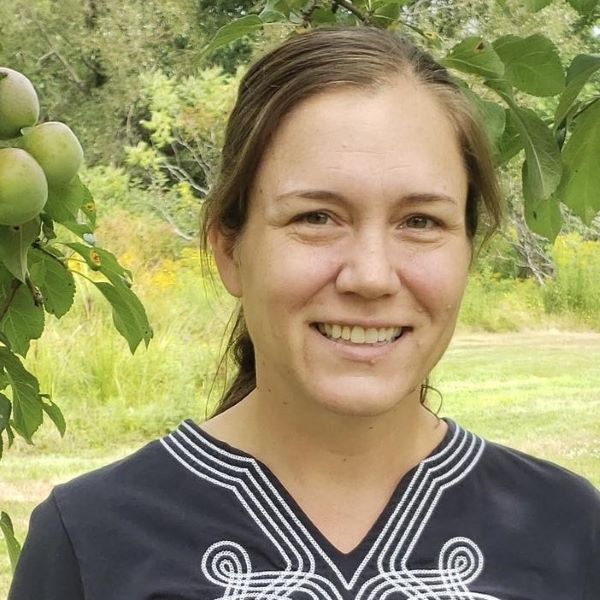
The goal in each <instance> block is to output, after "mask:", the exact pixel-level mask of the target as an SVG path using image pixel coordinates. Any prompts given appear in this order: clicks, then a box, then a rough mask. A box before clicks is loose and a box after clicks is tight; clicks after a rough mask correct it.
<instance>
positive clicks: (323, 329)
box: [313, 323, 412, 346]
mask: <svg viewBox="0 0 600 600" xmlns="http://www.w3.org/2000/svg"><path fill="white" fill-rule="evenodd" d="M313 327H315V329H317V331H319V333H320V334H321V335H323V336H324V337H326V338H328V339H330V340H333V341H340V342H346V343H350V344H357V345H378V346H380V345H384V344H391V343H393V342H395V341H396V340H397V339H398V338H401V337H402V335H403V334H404V333H406V332H407V331H410V330H411V329H412V327H378V328H375V327H362V326H360V325H354V326H350V325H338V324H334V323H314V324H313Z"/></svg>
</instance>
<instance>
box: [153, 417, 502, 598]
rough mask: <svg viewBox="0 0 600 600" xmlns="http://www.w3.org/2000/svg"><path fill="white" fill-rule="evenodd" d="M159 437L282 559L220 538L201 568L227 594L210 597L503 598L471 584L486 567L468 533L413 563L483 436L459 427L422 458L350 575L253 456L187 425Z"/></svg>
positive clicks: (470, 466) (472, 463)
mask: <svg viewBox="0 0 600 600" xmlns="http://www.w3.org/2000/svg"><path fill="white" fill-rule="evenodd" d="M162 444H163V446H164V447H165V448H166V450H167V451H168V452H169V453H170V454H171V455H172V456H173V457H174V458H175V459H176V460H177V461H178V462H179V463H180V464H182V465H183V466H184V467H185V468H186V469H188V470H189V471H191V472H192V473H194V474H195V475H196V476H198V477H200V478H202V479H204V480H206V481H208V482H210V483H211V484H213V485H216V486H219V487H222V488H224V489H227V490H228V491H229V492H231V493H232V494H234V495H235V497H236V499H237V500H238V501H239V502H240V504H241V505H242V506H243V508H244V510H245V511H246V512H247V514H248V515H249V517H250V518H251V519H252V520H253V521H254V523H255V524H256V525H257V526H258V527H259V528H260V530H261V531H262V532H263V534H264V535H265V537H266V538H267V539H268V540H269V541H270V543H271V544H272V545H273V547H274V549H275V550H276V552H277V555H278V557H279V558H280V559H281V564H282V565H283V566H282V568H280V569H278V570H274V571H261V570H255V569H254V568H253V565H252V560H251V558H250V556H249V554H248V552H247V551H246V550H245V549H244V548H243V547H242V546H241V545H240V544H239V543H237V542H235V541H227V540H223V541H219V542H217V543H215V544H213V545H212V546H210V547H209V548H208V549H207V550H206V551H205V553H204V555H203V557H202V560H201V565H200V568H201V569H202V573H203V575H204V577H205V578H206V579H207V580H208V581H210V582H211V583H212V584H214V585H215V586H216V588H217V589H220V590H221V591H222V592H221V595H219V596H215V598H214V599H212V600H221V599H223V600H251V599H252V600H254V599H256V600H259V599H260V600H280V599H290V600H305V599H307V600H343V598H344V597H347V594H348V592H350V591H352V598H355V599H356V600H501V599H499V598H496V597H494V596H490V595H486V594H481V593H478V592H474V591H471V590H470V589H469V585H470V584H472V583H473V582H475V581H476V580H477V578H478V577H479V575H480V574H481V572H482V570H483V568H484V557H483V554H482V552H481V550H480V548H479V547H478V545H477V544H476V543H475V542H474V541H473V540H470V539H468V538H464V537H456V538H452V539H450V540H448V541H447V542H446V543H445V544H444V545H443V547H442V548H440V551H439V556H438V561H437V568H435V569H421V570H416V569H411V568H410V567H409V566H408V561H409V559H410V557H411V555H412V553H413V550H414V548H415V546H416V545H417V543H418V541H419V539H420V537H421V535H422V532H423V530H424V529H425V528H426V526H427V523H428V522H429V520H430V518H431V516H432V514H433V512H434V510H435V507H436V506H437V505H438V503H439V502H440V499H441V497H442V495H443V494H444V491H445V490H447V489H448V488H450V487H452V486H453V485H456V484H457V483H458V482H460V481H461V480H462V479H464V477H466V476H467V475H468V473H469V472H470V471H471V470H472V469H473V468H474V467H475V465H476V464H477V462H478V461H479V458H480V457H481V453H482V452H483V449H484V441H483V440H482V439H481V438H479V437H477V436H475V435H473V434H472V433H470V432H467V431H465V430H463V429H461V428H460V427H458V426H456V428H455V431H454V435H453V437H452V439H451V440H450V441H449V442H448V444H447V445H446V446H445V447H444V448H443V449H442V450H440V451H439V452H438V453H436V454H434V455H433V456H431V457H429V458H427V459H425V460H424V461H422V462H421V464H420V465H419V468H418V469H417V471H416V472H415V474H414V476H413V477H412V479H411V481H410V484H409V486H408V488H407V489H406V491H405V492H404V494H403V496H402V498H401V499H400V500H399V502H398V503H397V506H396V507H395V509H394V511H393V512H392V514H391V515H390V517H389V519H388V521H387V522H386V524H385V526H384V527H383V529H382V531H381V532H380V534H379V536H378V537H377V539H376V541H375V542H374V543H373V545H372V547H371V548H370V549H369V552H368V553H367V554H366V556H365V557H364V559H363V560H362V562H361V563H360V565H359V566H358V567H357V568H356V570H355V571H354V573H353V574H352V576H351V577H350V578H347V577H346V576H345V575H344V574H343V573H342V572H341V570H340V569H339V568H338V566H337V565H336V563H335V561H334V560H332V559H331V557H330V556H329V555H328V554H327V553H326V552H325V551H324V549H323V548H322V547H321V546H320V545H319V543H318V542H317V541H316V540H315V539H314V537H313V536H312V535H311V534H310V532H309V531H308V530H307V529H306V527H305V526H304V524H303V523H302V522H301V521H300V520H299V519H298V517H297V516H296V515H295V513H294V512H293V510H292V509H291V507H290V506H289V505H288V503H287V502H286V501H285V499H284V498H283V497H282V496H281V494H280V493H279V491H278V490H277V489H276V488H275V487H274V486H273V484H272V482H271V481H270V479H269V478H268V477H267V475H266V474H265V472H264V470H263V469H262V467H261V466H260V464H259V463H258V462H257V461H256V460H254V459H252V458H251V457H248V456H243V455H241V454H234V453H231V452H228V451H226V450H224V449H223V448H221V447H219V446H216V445H215V444H213V443H212V442H211V441H210V440H209V439H208V438H207V437H204V436H203V435H201V434H200V433H199V432H198V431H196V430H195V429H194V427H192V426H191V425H189V424H188V423H185V422H184V423H182V424H181V425H180V427H179V428H178V429H177V430H176V431H174V432H173V433H172V434H170V435H169V436H167V437H166V438H164V439H163V440H162ZM317 560H321V561H323V562H325V563H326V564H327V566H328V568H329V569H330V570H331V573H332V574H333V577H332V578H326V577H324V576H323V575H321V574H319V573H317V572H316V563H317ZM373 561H375V565H376V571H377V574H376V575H374V576H372V577H370V578H368V579H366V580H365V577H364V576H363V572H364V570H365V568H366V566H367V565H368V564H373ZM361 576H362V577H361ZM340 586H341V587H340ZM344 592H346V596H345V595H344Z"/></svg>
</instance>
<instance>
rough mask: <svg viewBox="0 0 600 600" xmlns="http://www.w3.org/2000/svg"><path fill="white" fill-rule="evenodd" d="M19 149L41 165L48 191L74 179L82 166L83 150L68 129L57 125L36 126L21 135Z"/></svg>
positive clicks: (59, 124) (52, 122)
mask: <svg viewBox="0 0 600 600" xmlns="http://www.w3.org/2000/svg"><path fill="white" fill-rule="evenodd" d="M19 145H20V146H21V148H23V149H24V150H27V152H29V154H31V156H33V158H35V160H37V162H38V163H39V164H40V166H41V167H42V169H44V173H46V179H47V180H48V185H49V186H50V187H59V186H61V185H64V184H65V183H68V182H69V181H71V179H73V177H75V175H76V174H77V171H79V167H81V164H82V163H83V149H82V148H81V144H80V143H79V140H78V139H77V137H76V136H75V134H74V133H73V132H72V131H71V128H70V127H68V126H67V125H65V124H64V123H59V122H58V121H50V122H48V123H42V124H40V125H36V126H35V127H32V128H31V129H28V130H26V131H24V132H23V139H22V140H21V141H20V143H19Z"/></svg>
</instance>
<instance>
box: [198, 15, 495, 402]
mask: <svg viewBox="0 0 600 600" xmlns="http://www.w3.org/2000/svg"><path fill="white" fill-rule="evenodd" d="M399 75H401V76H405V77H411V78H413V79H415V80H416V81H417V82H419V83H420V84H421V85H424V86H426V88H427V89H429V90H431V92H432V93H433V94H434V95H435V96H436V97H437V98H438V100H439V101H440V104H441V105H442V106H443V108H444V109H445V110H446V113H447V115H448V117H449V119H450V121H451V123H452V125H453V126H454V129H455V131H456V134H457V137H458V140H459V144H460V147H461V150H462V153H463V157H464V162H465V168H466V170H467V174H468V192H467V207H466V229H467V234H468V236H469V238H470V239H471V240H472V241H473V239H474V237H475V234H476V232H477V230H478V226H479V224H480V223H482V222H483V223H484V224H485V225H486V229H487V233H488V235H489V234H491V233H492V232H493V231H495V230H496V229H497V228H498V227H499V225H500V222H501V215H502V209H501V200H500V194H499V191H498V184H497V180H496V177H495V173H494V167H493V164H492V158H491V152H490V148H489V143H488V139H487V136H486V133H485V130H484V127H483V125H482V123H481V121H480V119H479V118H478V116H477V114H476V112H475V109H474V107H473V106H472V104H471V103H470V102H469V101H468V100H467V99H466V97H465V95H464V94H463V93H462V92H461V89H460V87H459V86H458V85H457V83H456V82H455V81H454V80H453V79H452V78H451V76H450V74H449V73H448V71H447V70H446V69H445V68H444V67H442V66H441V65H439V64H438V63H437V62H436V61H435V60H434V59H433V58H432V57H431V56H429V54H427V53H425V52H424V51H422V50H420V49H419V48H418V47H416V46H415V45H414V44H413V43H412V42H410V41H409V40H407V39H406V38H404V37H401V36H399V35H397V34H394V33H391V32H389V31H386V30H383V29H377V28H374V27H336V28H329V27H327V28H319V29H314V30H311V31H308V32H306V33H302V34H300V35H294V36H293V37H291V38H289V39H287V40H286V41H284V42H283V43H282V44H281V45H279V46H278V47H277V48H275V49H274V50H272V51H270V52H269V53H267V54H266V55H265V56H263V57H262V58H260V59H259V60H258V61H257V62H255V63H254V64H253V65H252V66H251V67H250V69H249V70H248V71H247V73H246V74H245V76H244V78H243V79H242V81H241V83H240V88H239V93H238V97H237V102H236V104H235V107H234V109H233V111H232V113H231V115H230V117H229V121H228V124H227V129H226V133H225V142H224V146H223V150H222V154H221V166H220V172H219V175H218V177H217V180H216V182H215V184H214V185H213V187H212V189H211V192H210V194H209V195H208V197H207V199H206V201H205V204H204V207H203V213H202V220H201V231H200V244H201V248H202V249H203V250H204V251H205V255H207V253H208V250H209V242H208V234H209V230H210V228H211V227H213V226H217V227H219V228H220V229H221V231H222V232H223V233H224V234H226V235H228V236H230V237H231V239H232V241H235V239H236V238H237V236H239V234H240V233H241V231H242V229H243V227H244V225H245V223H246V218H247V214H248V201H249V192H250V189H251V187H252V184H253V181H254V177H255V174H256V171H257V169H258V165H259V162H260V160H261V158H262V156H263V153H264V151H265V149H266V147H267V145H268V143H269V140H270V139H271V137H272V136H273V134H274V132H275V131H276V129H277V127H278V124H279V123H280V121H281V120H282V118H283V117H284V116H285V115H287V114H289V113H290V112H291V111H292V110H293V109H294V108H295V107H296V106H297V105H298V104H299V103H300V102H301V101H302V100H305V99H307V98H309V97H311V96H315V95H316V94H320V93H323V92H324V91H327V90H328V89H331V88H333V87H344V86H345V87H358V88H372V87H378V86H383V85H385V84H387V83H389V82H391V81H392V80H393V79H394V78H397V77H398V76H399ZM227 355H229V356H231V358H232V359H233V361H234V364H235V366H236V367H237V368H238V372H237V374H236V376H235V378H234V380H233V382H232V383H231V385H230V386H229V389H228V390H227V391H226V392H225V394H224V395H223V397H222V399H221V402H220V404H219V407H218V409H217V411H216V412H217V414H218V413H220V412H223V411H225V410H227V409H228V408H230V407H231V406H233V405H234V404H236V403H237V402H239V401H240V400H241V399H242V398H244V396H246V395H247V394H248V393H250V392H251V391H252V390H253V389H254V388H255V387H256V372H255V364H254V346H253V345H252V341H251V339H250V336H249V334H248V331H247V329H246V325H245V322H244V316H243V313H242V310H241V307H240V308H239V309H238V312H237V314H236V315H235V323H234V326H233V329H232V332H231V335H230V338H229V342H228V344H227V347H226V356H227ZM423 389H424V390H426V389H427V383H425V384H424V388H423ZM422 391H423V390H422ZM424 398H425V394H424V393H422V394H421V401H422V402H424Z"/></svg>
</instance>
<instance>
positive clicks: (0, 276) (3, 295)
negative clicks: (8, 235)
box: [0, 268, 44, 356]
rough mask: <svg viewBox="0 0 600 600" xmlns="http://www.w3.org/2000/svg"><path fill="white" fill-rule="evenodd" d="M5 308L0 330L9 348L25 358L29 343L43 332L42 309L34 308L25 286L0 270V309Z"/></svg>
mask: <svg viewBox="0 0 600 600" xmlns="http://www.w3.org/2000/svg"><path fill="white" fill-rule="evenodd" d="M3 306H7V308H6V311H5V312H4V315H3V316H1V317H0V330H2V333H3V334H4V335H5V336H6V338H7V339H8V341H9V345H10V347H11V348H12V349H13V350H14V351H15V352H17V353H18V354H20V355H21V356H25V355H26V354H27V352H28V351H29V342H30V341H31V340H33V339H37V338H39V337H40V336H41V335H42V332H43V331H44V309H43V308H42V307H41V306H36V304H35V303H34V301H33V297H32V295H31V292H30V291H29V289H28V288H27V286H26V285H24V284H23V283H21V282H20V281H18V280H17V279H15V278H14V277H12V276H11V275H10V274H9V273H8V271H6V270H5V269H2V268H0V307H3Z"/></svg>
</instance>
